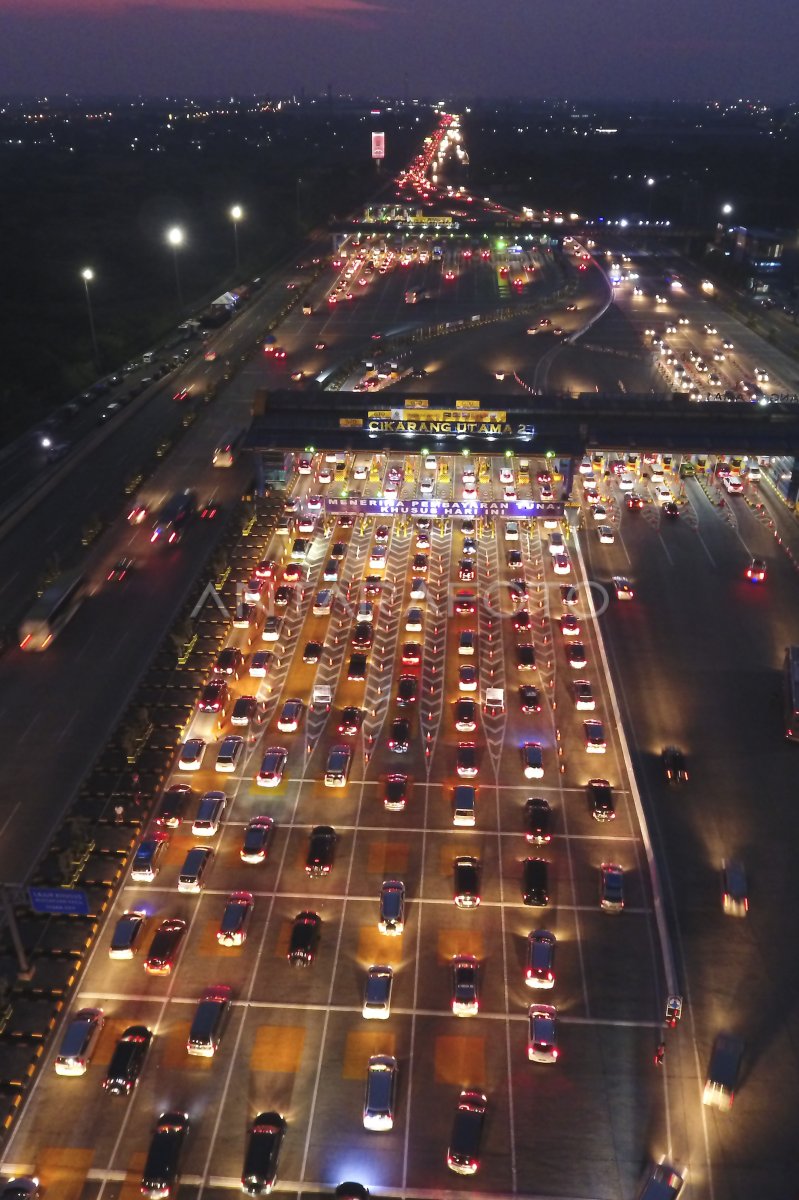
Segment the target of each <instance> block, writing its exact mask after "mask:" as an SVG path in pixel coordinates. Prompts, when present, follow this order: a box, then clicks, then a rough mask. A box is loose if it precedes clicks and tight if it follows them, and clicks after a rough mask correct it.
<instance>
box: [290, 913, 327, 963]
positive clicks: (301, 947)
mask: <svg viewBox="0 0 799 1200" xmlns="http://www.w3.org/2000/svg"><path fill="white" fill-rule="evenodd" d="M321 926H322V920H321V917H319V916H317V914H316V913H315V912H301V913H297V915H296V917H295V918H294V924H293V925H292V927H291V939H290V941H289V949H288V954H287V955H286V957H287V958H288V960H289V962H290V963H291V964H292V966H295V967H309V966H310V965H311V963H312V962H313V960H314V956H315V954H316V946H317V943H318V941H319V930H320V928H321Z"/></svg>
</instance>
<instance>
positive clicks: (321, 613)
mask: <svg viewBox="0 0 799 1200" xmlns="http://www.w3.org/2000/svg"><path fill="white" fill-rule="evenodd" d="M332 608H333V592H332V591H331V589H330V588H322V590H321V591H319V592H317V593H316V596H315V597H314V602H313V615H314V616H315V617H329V616H330V613H331V611H332Z"/></svg>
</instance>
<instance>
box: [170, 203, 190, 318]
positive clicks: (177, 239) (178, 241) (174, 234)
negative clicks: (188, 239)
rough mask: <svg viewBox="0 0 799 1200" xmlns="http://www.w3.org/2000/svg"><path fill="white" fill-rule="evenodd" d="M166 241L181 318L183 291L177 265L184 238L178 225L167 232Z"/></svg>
mask: <svg viewBox="0 0 799 1200" xmlns="http://www.w3.org/2000/svg"><path fill="white" fill-rule="evenodd" d="M166 240H167V242H168V243H169V245H170V246H171V247H172V257H173V258H174V260H175V284H176V286H177V289H178V307H179V309H180V313H181V316H182V315H183V291H182V289H181V286H180V267H179V265H178V250H179V249H180V247H181V246H182V245H183V242H184V241H185V236H184V233H183V230H182V229H181V228H180V226H179V225H173V226H172V228H171V229H168V230H167V234H166Z"/></svg>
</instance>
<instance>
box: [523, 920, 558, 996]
mask: <svg viewBox="0 0 799 1200" xmlns="http://www.w3.org/2000/svg"><path fill="white" fill-rule="evenodd" d="M556 944H557V938H556V937H555V935H554V933H549V931H548V930H546V929H536V930H534V931H533V932H532V933H528V935H527V966H526V967H525V971H524V982H525V984H526V985H527V987H531V988H552V987H554V986H555V946H556Z"/></svg>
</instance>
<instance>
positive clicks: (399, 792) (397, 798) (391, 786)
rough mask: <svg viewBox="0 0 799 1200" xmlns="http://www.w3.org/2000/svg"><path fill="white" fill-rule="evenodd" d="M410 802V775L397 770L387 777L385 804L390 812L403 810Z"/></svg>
mask: <svg viewBox="0 0 799 1200" xmlns="http://www.w3.org/2000/svg"><path fill="white" fill-rule="evenodd" d="M407 802H408V776H407V775H402V774H401V773H400V772H399V771H395V772H394V773H393V774H392V775H388V776H387V777H386V785H385V790H384V792H383V804H384V805H385V807H386V808H387V809H388V810H389V811H390V812H401V811H402V809H404V807H405V805H406V804H407Z"/></svg>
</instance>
